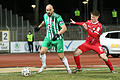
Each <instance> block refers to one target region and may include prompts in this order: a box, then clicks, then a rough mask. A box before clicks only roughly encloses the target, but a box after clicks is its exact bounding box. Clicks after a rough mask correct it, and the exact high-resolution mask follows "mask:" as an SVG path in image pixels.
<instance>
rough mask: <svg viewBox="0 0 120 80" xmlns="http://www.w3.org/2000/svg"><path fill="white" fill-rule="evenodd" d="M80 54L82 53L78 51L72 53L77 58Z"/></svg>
mask: <svg viewBox="0 0 120 80" xmlns="http://www.w3.org/2000/svg"><path fill="white" fill-rule="evenodd" d="M80 54H82V51H81V50H80V49H77V50H76V51H75V52H74V55H75V56H78V55H80Z"/></svg>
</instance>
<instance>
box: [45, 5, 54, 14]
mask: <svg viewBox="0 0 120 80" xmlns="http://www.w3.org/2000/svg"><path fill="white" fill-rule="evenodd" d="M53 12H54V9H53V7H52V6H47V7H46V13H47V14H48V16H52V14H53Z"/></svg>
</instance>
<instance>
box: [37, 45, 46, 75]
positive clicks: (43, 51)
mask: <svg viewBox="0 0 120 80" xmlns="http://www.w3.org/2000/svg"><path fill="white" fill-rule="evenodd" d="M47 51H48V48H47V47H42V48H41V50H40V60H41V63H42V66H41V68H40V70H39V71H38V73H40V72H42V71H43V70H44V69H45V68H46V52H47Z"/></svg>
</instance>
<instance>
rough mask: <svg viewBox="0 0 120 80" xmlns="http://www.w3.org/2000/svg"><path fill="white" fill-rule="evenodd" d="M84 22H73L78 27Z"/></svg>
mask: <svg viewBox="0 0 120 80" xmlns="http://www.w3.org/2000/svg"><path fill="white" fill-rule="evenodd" d="M84 23H85V22H75V24H76V25H80V26H83V24H84Z"/></svg>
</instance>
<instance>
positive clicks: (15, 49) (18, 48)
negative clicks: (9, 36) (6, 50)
mask: <svg viewBox="0 0 120 80" xmlns="http://www.w3.org/2000/svg"><path fill="white" fill-rule="evenodd" d="M41 45H42V41H35V42H34V43H33V52H40V47H41ZM24 52H29V47H28V43H27V42H11V53H24Z"/></svg>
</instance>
